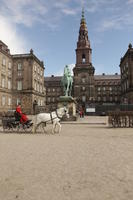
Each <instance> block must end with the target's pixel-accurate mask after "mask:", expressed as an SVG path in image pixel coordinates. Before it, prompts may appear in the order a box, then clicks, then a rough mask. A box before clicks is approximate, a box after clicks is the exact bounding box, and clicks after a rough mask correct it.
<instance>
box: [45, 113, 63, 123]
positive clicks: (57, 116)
mask: <svg viewBox="0 0 133 200" xmlns="http://www.w3.org/2000/svg"><path fill="white" fill-rule="evenodd" d="M55 113H56V117H54V118H53V117H52V112H50V117H51V119H50V120H48V121H51V122H52V124H53V120H54V119H56V118H59V119H61V117H59V115H58V112H57V110H56V111H55Z"/></svg>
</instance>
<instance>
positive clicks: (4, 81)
mask: <svg viewBox="0 0 133 200" xmlns="http://www.w3.org/2000/svg"><path fill="white" fill-rule="evenodd" d="M1 86H2V87H3V88H4V87H5V86H6V79H5V77H4V76H3V77H2V78H1Z"/></svg>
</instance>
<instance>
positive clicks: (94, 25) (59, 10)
mask: <svg viewBox="0 0 133 200" xmlns="http://www.w3.org/2000/svg"><path fill="white" fill-rule="evenodd" d="M82 4H84V9H85V18H86V23H87V27H88V36H89V39H90V41H91V47H92V63H93V65H94V67H95V70H96V74H101V73H103V72H104V73H106V74H114V73H115V72H118V73H119V63H120V58H121V57H122V56H123V55H124V53H125V52H126V50H127V48H128V44H129V43H133V0H126V1H125V0H110V1H109V0H88V1H87V0H86V1H85V0H84V1H83V0H82V1H81V0H58V1H55V0H6V1H5V0H0V5H1V6H0V40H2V41H3V42H4V43H6V44H7V45H8V47H9V48H10V50H11V53H12V54H13V53H28V52H29V50H30V49H31V48H32V49H33V50H34V53H35V55H36V56H37V57H38V58H39V59H40V60H43V61H44V63H45V76H47V75H52V74H54V75H61V74H62V73H63V69H64V66H65V65H66V64H69V65H71V66H73V65H74V64H75V62H76V55H75V49H76V43H77V39H78V32H79V27H80V19H81V11H82Z"/></svg>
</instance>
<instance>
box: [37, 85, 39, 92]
mask: <svg viewBox="0 0 133 200" xmlns="http://www.w3.org/2000/svg"><path fill="white" fill-rule="evenodd" d="M37 92H39V83H37Z"/></svg>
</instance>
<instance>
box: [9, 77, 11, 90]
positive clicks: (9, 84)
mask: <svg viewBox="0 0 133 200" xmlns="http://www.w3.org/2000/svg"><path fill="white" fill-rule="evenodd" d="M8 89H9V90H10V89H11V80H10V79H8Z"/></svg>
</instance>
